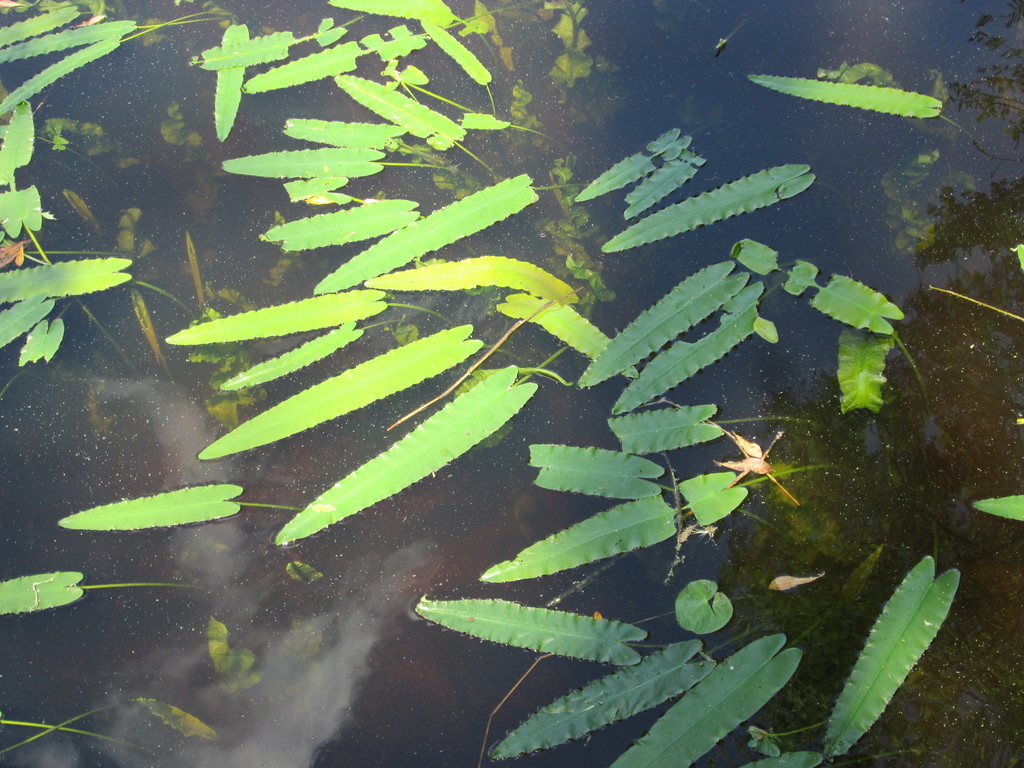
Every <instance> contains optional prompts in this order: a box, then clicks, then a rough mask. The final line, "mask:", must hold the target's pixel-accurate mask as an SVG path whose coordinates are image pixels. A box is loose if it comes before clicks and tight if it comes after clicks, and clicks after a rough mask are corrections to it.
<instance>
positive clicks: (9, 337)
mask: <svg viewBox="0 0 1024 768" xmlns="http://www.w3.org/2000/svg"><path fill="white" fill-rule="evenodd" d="M52 309H53V301H52V300H51V299H47V298H45V297H43V296H32V297H30V298H28V299H25V300H24V301H19V302H18V303H17V304H15V305H14V306H13V307H11V308H10V309H5V310H4V311H3V312H0V347H6V346H7V345H8V344H10V343H11V342H12V341H14V340H15V339H16V338H18V337H19V336H21V334H23V333H26V332H27V331H28V330H29V329H31V328H32V326H34V325H35V324H36V323H38V322H39V321H40V320H42V319H43V318H44V317H46V316H47V315H48V314H50V310H52Z"/></svg>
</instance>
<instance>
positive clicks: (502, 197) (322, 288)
mask: <svg viewBox="0 0 1024 768" xmlns="http://www.w3.org/2000/svg"><path fill="white" fill-rule="evenodd" d="M531 183H532V181H531V179H530V177H529V176H526V175H525V174H524V175H521V176H516V177H514V178H511V179H505V180H504V181H501V182H498V183H497V184H495V185H493V186H490V187H487V188H486V189H482V190H480V191H479V192H475V193H473V194H472V195H469V196H468V197H465V198H463V199H462V200H459V201H458V202H456V203H452V204H451V205H449V206H448V207H447V208H441V209H440V210H438V211H434V212H433V213H432V214H430V215H429V216H426V217H424V218H422V219H420V220H419V221H414V222H413V223H412V224H410V225H409V226H407V227H404V228H402V229H399V230H397V231H395V232H392V233H391V234H390V235H388V236H387V237H385V238H384V239H383V240H381V241H380V242H379V243H375V244H374V245H372V246H370V247H369V248H367V249H366V250H365V251H363V252H362V253H360V254H357V255H356V256H354V257H353V258H352V259H350V260H349V261H348V262H347V263H346V264H343V265H342V266H341V267H340V268H338V269H337V270H335V271H334V272H332V273H331V274H330V275H328V276H327V277H325V278H324V279H323V280H321V281H320V284H319V285H317V287H316V289H315V291H314V292H315V293H329V292H331V291H339V290H343V289H345V288H351V287H352V286H354V285H358V284H359V283H361V282H363V281H364V280H369V279H370V278H373V277H376V276H377V275H382V274H384V273H385V272H390V271H391V270H393V269H397V268H398V267H401V266H403V265H405V264H408V263H409V262H411V261H413V260H415V259H417V258H419V257H420V256H423V255H424V254H427V253H430V252H431V251H436V250H437V249H439V248H442V247H444V246H446V245H450V244H451V243H454V242H456V241H457V240H461V239H462V238H464V237H468V236H469V235H471V234H474V233H476V232H479V231H481V230H483V229H486V228H487V227H489V226H491V224H494V223H496V222H499V221H501V220H502V219H506V218H508V217H509V216H511V215H512V214H514V213H519V211H521V210H523V208H525V207H526V206H528V205H530V203H533V202H535V201H536V200H537V193H536V192H534V191H533V189H532V188H531V187H530V184H531Z"/></svg>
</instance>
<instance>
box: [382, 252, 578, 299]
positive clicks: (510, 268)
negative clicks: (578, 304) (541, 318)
mask: <svg viewBox="0 0 1024 768" xmlns="http://www.w3.org/2000/svg"><path fill="white" fill-rule="evenodd" d="M366 285H368V286H370V287H371V288H380V289H381V290H384V291H462V290H466V289H470V288H480V287H483V286H498V287H501V288H514V289H516V290H520V291H526V292H527V293H529V294H532V295H534V296H538V297H540V298H542V299H545V300H546V301H563V302H565V303H568V304H571V303H573V302H575V301H577V300H578V299H577V298H576V294H575V293H573V290H572V288H571V287H569V285H568V284H567V283H565V282H564V281H562V280H559V279H558V278H557V277H555V276H554V275H552V274H551V273H550V272H548V271H547V270H545V269H541V268H540V267H538V266H535V265H533V264H531V263H530V262H528V261H520V260H519V259H509V258H506V257H505V256H475V257H472V258H468V259H461V260H459V261H449V262H444V263H440V264H428V265H427V266H423V267H418V268H416V269H407V270H405V271H402V272H392V273H391V274H388V275H382V276H380V277H375V278H373V279H372V280H367V281H366Z"/></svg>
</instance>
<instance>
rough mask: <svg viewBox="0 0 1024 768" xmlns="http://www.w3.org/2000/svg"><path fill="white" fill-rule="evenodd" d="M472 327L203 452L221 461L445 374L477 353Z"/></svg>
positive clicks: (345, 379) (420, 342) (370, 364)
mask: <svg viewBox="0 0 1024 768" xmlns="http://www.w3.org/2000/svg"><path fill="white" fill-rule="evenodd" d="M472 332H473V327H472V326H470V325H463V326H460V327H458V328H449V329H448V330H446V331H441V332H440V333H435V334H434V335H433V336H427V337H425V338H422V339H417V340H416V341H413V342H410V343H408V344H406V345H404V346H401V347H398V348H396V349H393V350H391V351H390V352H385V353H384V354H383V355H378V356H377V357H375V358H373V359H371V360H367V361H366V362H364V363H360V364H359V365H357V366H355V367H354V368H350V369H348V370H347V371H345V372H344V373H341V374H339V375H337V376H333V377H331V378H329V379H327V380H326V381H322V382H320V383H319V384H314V385H313V386H312V387H310V388H309V389H304V390H303V391H301V392H299V393H298V394H295V395H292V396H291V397H289V398H288V399H286V400H282V401H281V402H280V403H278V404H277V405H275V406H273V407H272V408H268V409H267V410H265V411H263V413H259V414H257V415H256V416H253V417H252V418H251V419H249V420H248V421H245V422H242V423H241V424H239V425H238V426H237V427H236V428H235V429H234V430H232V431H231V432H228V434H226V435H224V436H223V437H221V438H219V439H218V440H215V441H214V442H213V443H211V444H210V445H209V446H207V447H206V448H205V449H203V451H202V452H201V453H200V454H199V458H200V459H219V458H220V457H221V456H227V455H228V454H231V453H238V452H239V451H247V450H249V449H250V448H256V447H258V446H261V445H267V444H268V443H273V442H275V441H277V440H282V439H284V438H286V437H290V436H291V435H294V434H297V433H299V432H302V431H303V430H306V429H310V428H311V427H315V426H316V425H317V424H322V423H323V422H325V421H330V420H331V419H336V418H338V417H339V416H343V415H345V414H346V413H351V412H352V411H355V410H358V409H359V408H362V407H363V406H365V405H369V404H370V403H372V402H374V401H376V400H380V399H382V398H385V397H388V396H390V395H393V394H394V393H396V392H401V391H402V390H403V389H407V388H408V387H411V386H412V385H413V384H418V383H419V382H421V381H424V380H426V379H429V378H430V377H431V376H436V375H437V374H439V373H441V372H442V371H446V370H448V369H449V368H451V367H452V366H453V365H457V364H458V363H460V362H462V361H463V360H465V359H466V358H467V357H469V356H470V355H472V354H473V353H474V352H476V351H478V350H479V349H480V347H481V346H482V345H483V342H480V341H476V340H475V339H469V340H468V341H467V340H466V337H467V336H469V334H470V333H472Z"/></svg>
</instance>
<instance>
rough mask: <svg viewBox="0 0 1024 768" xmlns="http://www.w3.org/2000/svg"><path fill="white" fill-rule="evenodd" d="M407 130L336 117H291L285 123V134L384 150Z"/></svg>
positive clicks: (331, 143) (347, 145) (322, 141)
mask: <svg viewBox="0 0 1024 768" xmlns="http://www.w3.org/2000/svg"><path fill="white" fill-rule="evenodd" d="M403 133H404V131H403V130H402V129H401V128H400V127H399V126H397V125H386V124H384V123H343V122H340V121H337V120H302V119H297V118H296V119H292V120H289V121H288V122H286V123H285V124H284V135H285V136H291V137H292V138H293V139H302V140H303V141H315V142H317V143H319V144H330V145H332V146H335V147H357V148H363V149H384V146H385V145H386V144H387V142H388V141H389V140H390V139H394V138H397V137H398V136H401V135H402V134H403Z"/></svg>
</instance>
